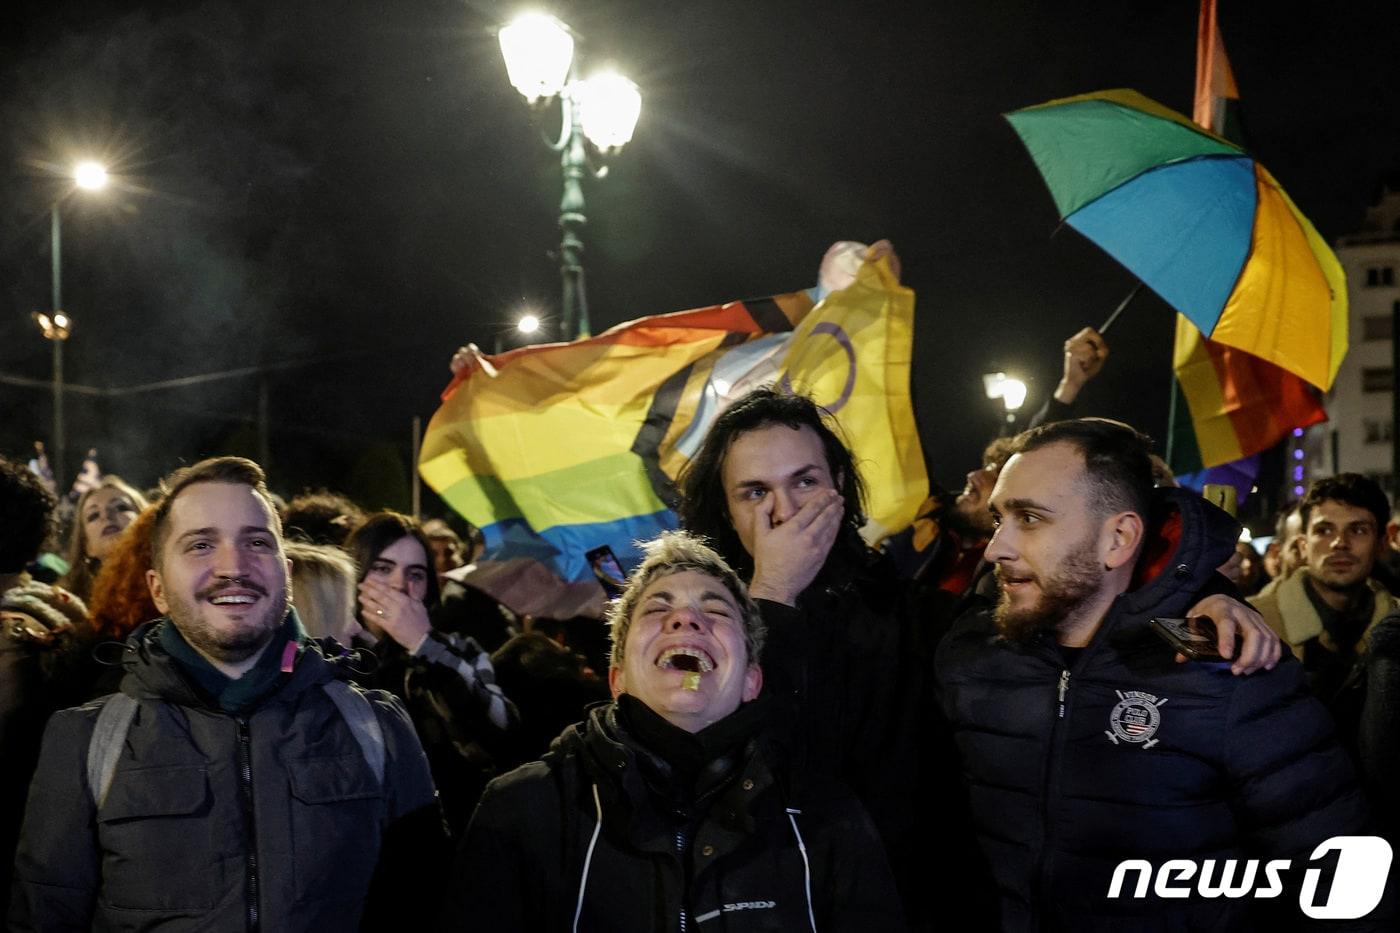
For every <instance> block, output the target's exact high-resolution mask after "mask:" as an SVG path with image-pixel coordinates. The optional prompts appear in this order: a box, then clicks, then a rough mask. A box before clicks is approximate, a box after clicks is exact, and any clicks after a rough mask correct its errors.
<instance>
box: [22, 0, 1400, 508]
mask: <svg viewBox="0 0 1400 933" xmlns="http://www.w3.org/2000/svg"><path fill="white" fill-rule="evenodd" d="M1274 6H1275V5H1266V4H1238V3H1237V4H1231V3H1228V2H1226V3H1224V5H1223V9H1222V11H1221V22H1222V29H1223V31H1224V35H1225V41H1226V46H1227V49H1228V51H1229V53H1230V55H1231V58H1232V60H1233V63H1234V66H1235V72H1236V75H1237V78H1238V80H1239V84H1240V87H1241V93H1242V97H1243V113H1244V122H1245V127H1246V131H1247V133H1248V134H1249V138H1250V141H1251V143H1252V147H1253V149H1254V151H1255V152H1256V153H1257V154H1258V155H1259V156H1260V158H1261V159H1262V160H1263V161H1264V162H1265V164H1266V165H1268V166H1269V168H1270V169H1271V170H1272V171H1273V173H1274V174H1275V175H1276V176H1277V177H1278V178H1279V179H1280V181H1281V182H1282V183H1283V184H1284V186H1285V188H1286V189H1287V190H1288V191H1289V193H1290V194H1291V195H1292V196H1293V198H1294V200H1295V201H1296V202H1297V203H1298V205H1299V206H1300V207H1301V208H1302V210H1303V211H1304V212H1305V213H1307V214H1308V215H1309V216H1310V217H1311V218H1312V219H1313V221H1314V223H1315V224H1316V225H1317V227H1318V228H1319V229H1320V230H1321V231H1322V233H1323V234H1324V236H1326V237H1328V238H1329V239H1331V238H1335V237H1336V236H1338V235H1341V234H1344V233H1346V232H1347V231H1349V230H1350V229H1352V228H1354V227H1355V226H1356V225H1357V223H1358V222H1359V221H1360V219H1361V217H1362V215H1363V213H1364V211H1365V209H1366V206H1367V204H1368V203H1369V202H1370V201H1371V199H1372V198H1373V197H1374V196H1375V195H1376V193H1377V192H1378V189H1379V185H1380V184H1381V182H1382V181H1383V180H1384V179H1385V178H1386V177H1387V176H1388V175H1392V174H1393V173H1394V172H1395V171H1396V170H1397V169H1400V68H1396V67H1395V55H1394V36H1395V35H1396V34H1397V32H1396V27H1397V26H1400V13H1397V11H1396V7H1397V5H1396V4H1394V3H1393V2H1387V3H1374V4H1360V3H1340V4H1332V5H1326V6H1324V5H1316V6H1315V7H1314V11H1315V12H1314V16H1315V18H1311V19H1301V18H1294V19H1286V20H1278V19H1276V18H1275V17H1277V16H1278V15H1279V14H1278V13H1277V12H1272V13H1271V12H1270V11H1269V10H1268V9H1265V7H1274ZM1254 7H1259V8H1260V9H1258V10H1255V9H1254ZM5 9H6V12H4V13H0V164H3V166H4V168H3V171H0V212H2V213H0V301H2V302H3V303H0V376H9V377H14V376H18V377H29V378H33V379H39V380H46V379H48V378H49V374H50V369H49V345H48V344H47V343H46V342H45V341H43V340H42V339H41V337H40V336H39V334H38V332H37V329H36V328H35V327H34V325H33V323H32V321H31V320H30V318H29V314H30V312H32V311H35V310H40V309H45V308H47V307H48V305H49V297H48V296H49V248H48V230H49V220H48V218H49V208H50V205H51V204H52V203H53V201H54V199H55V198H56V197H58V196H60V194H61V193H62V192H63V191H65V190H66V186H65V185H64V183H63V182H62V180H61V179H59V178H57V177H56V172H57V171H61V170H64V169H66V168H67V167H68V166H69V165H70V164H71V162H72V161H73V160H74V159H75V158H77V157H80V156H84V155H96V156H98V157H100V158H104V159H106V160H107V161H108V163H109V165H110V166H111V167H112V169H113V171H114V172H115V173H116V174H117V175H118V176H119V177H118V179H117V183H116V185H115V186H114V187H113V188H111V189H109V190H108V191H106V192H103V193H102V194H100V195H97V196H90V195H86V194H81V193H79V194H70V195H67V196H66V198H65V200H64V202H63V205H62V216H63V224H64V243H63V258H64V304H65V306H66V307H65V309H66V310H67V311H68V312H69V313H70V314H71V315H72V316H73V318H74V319H75V321H76V331H75V334H74V336H73V338H72V339H71V340H70V341H69V344H68V347H67V376H68V378H69V380H70V381H72V382H74V383H77V384H79V385H86V386H95V387H104V388H114V387H129V386H138V385H143V384H148V383H151V382H156V381H160V380H167V379H173V378H178V377H183V376H191V375H196V374H201V373H210V372H217V371H223V370H230V369H236V368H240V367H249V366H268V365H273V364H278V365H279V366H281V367H282V368H279V369H277V370H276V371H274V372H272V373H271V374H270V375H269V376H268V377H267V389H268V397H269V401H270V406H269V410H270V414H271V418H272V425H273V432H272V437H271V454H272V455H271V464H270V465H271V474H272V479H273V483H274V486H275V487H277V488H278V489H280V490H281V491H284V492H294V491H296V490H297V489H299V488H301V487H303V486H306V485H328V486H331V487H335V488H341V489H345V490H346V491H349V492H351V493H352V494H355V495H358V496H361V497H363V498H365V499H366V500H367V504H369V505H371V506H380V505H390V506H397V507H406V506H407V504H408V503H407V488H408V469H409V467H408V464H409V455H410V423H411V420H412V418H413V417H414V415H421V416H423V418H424V420H425V421H426V419H427V417H428V416H429V415H431V413H432V411H433V409H434V408H435V405H436V397H437V393H438V392H439V391H440V390H441V389H442V387H443V386H444V384H445V383H446V381H447V378H448V374H447V368H446V364H447V359H448V357H449V356H450V355H451V352H452V350H453V349H454V348H455V347H456V346H457V345H458V344H460V343H463V342H466V341H468V340H473V341H476V342H477V343H479V344H481V345H483V347H486V348H488V349H489V348H490V346H491V344H492V343H493V342H494V340H495V338H496V335H497V334H498V333H499V332H500V331H501V330H502V329H503V328H505V327H506V326H507V322H509V321H510V320H511V319H512V317H513V316H514V315H515V314H516V313H518V311H519V309H520V306H521V305H522V303H527V304H530V305H532V306H534V307H536V308H538V309H542V310H543V311H544V312H545V313H546V315H550V314H553V315H554V316H555V320H556V321H557V315H558V302H559V298H558V291H559V289H558V273H557V269H556V266H555V264H554V262H553V260H552V259H551V258H550V257H549V255H548V252H549V251H550V250H552V249H553V248H554V246H555V244H556V243H557V239H558V229H557V225H556V223H557V206H558V197H559V187H560V178H559V169H558V163H557V157H556V156H554V155H552V154H551V153H550V152H548V150H547V149H546V148H545V146H544V145H543V144H542V142H541V141H540V135H541V133H542V132H544V133H555V132H557V117H555V116H554V115H553V114H552V113H551V114H549V115H548V116H547V117H546V118H545V119H544V120H542V121H541V122H539V123H534V122H532V119H533V118H532V115H531V113H530V111H529V110H528V108H527V107H526V106H525V103H524V101H523V100H522V99H521V98H520V97H519V96H518V95H517V94H516V92H515V91H514V90H513V89H512V88H511V87H510V85H509V83H508V81H507V79H506V75H505V68H504V64H503V62H502V60H501V57H500V53H499V49H498V47H497V45H496V41H495V33H494V28H495V26H497V25H498V24H500V23H502V22H504V21H505V20H506V19H508V18H509V15H510V14H511V13H512V12H513V11H514V10H515V9H517V7H516V6H514V5H508V4H500V5H497V4H493V3H481V2H468V3H463V2H450V0H397V2H392V3H385V2H382V0H379V2H370V0H340V2H334V0H326V2H314V3H313V2H307V0H277V2H272V0H240V2H228V0H206V2H179V3H154V2H147V3H127V2H119V0H103V2H91V0H89V2H64V0H11V2H10V3H8V4H6V7H5ZM1276 9H1281V7H1276ZM552 12H554V13H556V15H559V16H560V17H561V18H562V19H564V20H565V21H566V22H568V23H569V24H570V25H571V26H572V27H573V28H574V29H575V30H576V31H577V32H578V33H579V34H580V36H581V37H582V45H581V49H580V52H581V54H583V55H585V56H587V60H588V61H589V62H591V63H602V62H613V63H615V64H616V65H617V66H618V68H619V69H620V70H621V71H622V72H623V73H625V74H627V75H628V76H629V77H631V78H633V80H635V81H636V82H637V84H638V85H639V86H640V88H641V91H642V95H643V111H642V118H641V121H640V123H639V125H638V127H637V131H636V136H635V138H634V140H633V142H632V143H631V144H630V145H629V146H628V147H627V148H626V149H625V150H624V151H623V152H622V153H621V155H620V156H619V157H617V158H615V159H613V160H612V162H611V173H610V175H609V176H608V177H607V178H606V179H605V180H602V181H600V182H593V183H591V184H589V185H588V186H587V188H586V195H587V198H588V217H589V226H588V228H587V230H586V232H585V242H586V246H587V252H586V257H585V264H586V268H587V277H588V290H589V303H590V311H591V315H592V319H593V324H594V330H595V332H596V331H598V330H601V329H602V328H604V327H607V326H610V325H612V324H615V323H618V322H620V321H623V320H627V319H630V318H633V317H638V316H641V315H644V314H652V313H659V312H666V311H676V310H681V309H684V308H689V307H695V306H701V305H707V304H712V303H716V302H719V301H724V300H729V299H734V298H743V297H755V296H762V295H768V294H772V293H774V292H781V291H791V290H795V289H798V288H803V287H806V286H808V285H811V284H813V283H814V282H815V279H816V267H817V263H818V261H819V259H820V257H821V255H822V253H823V252H824V251H825V249H826V247H827V246H828V245H829V244H830V243H831V242H833V241H834V240H838V239H859V240H865V241H867V242H869V241H871V240H874V239H877V238H880V237H888V238H889V239H891V240H892V241H893V242H894V243H895V246H896V248H897V250H898V251H899V253H900V256H901V258H902V260H903V264H904V272H905V280H906V282H907V283H909V284H910V285H912V286H913V288H914V289H915V291H916V292H917V295H918V308H917V337H916V345H915V370H914V386H913V391H914V395H915V404H916V408H917V410H918V412H919V417H920V422H921V431H922V434H923V439H924V447H925V451H926V455H927V457H928V461H929V468H930V474H931V475H932V477H933V478H935V479H937V480H942V481H944V482H946V483H949V484H957V485H960V484H961V476H962V474H963V473H964V472H965V471H966V470H967V469H968V468H969V467H970V466H972V465H973V464H974V463H975V460H976V457H977V452H978V450H979V449H980V447H981V445H982V443H983V442H984V441H985V440H986V439H987V437H988V436H990V435H991V434H994V433H995V431H996V426H997V413H996V411H995V410H994V409H993V408H992V404H993V403H991V402H989V401H988V400H986V399H985V398H984V397H983V396H982V390H981V380H980V378H979V377H980V374H981V373H982V372H985V371H989V370H992V369H1007V370H1009V371H1014V372H1016V373H1018V374H1021V375H1023V376H1028V377H1029V378H1030V382H1031V397H1030V399H1029V401H1028V402H1027V405H1028V408H1034V407H1035V406H1037V405H1038V404H1039V403H1040V401H1041V400H1042V399H1043V397H1044V394H1045V393H1046V392H1049V391H1051V390H1052V389H1053V387H1054V384H1055V381H1056V380H1057V379H1058V375H1059V366H1060V363H1059V355H1060V343H1061V341H1062V340H1063V339H1064V338H1065V337H1066V336H1068V335H1069V334H1070V333H1072V332H1073V331H1074V330H1076V329H1078V328H1079V327H1080V326H1082V325H1084V324H1087V323H1098V322H1099V321H1101V320H1102V319H1103V317H1104V316H1106V314H1107V313H1108V312H1109V311H1110V310H1111V309H1112V308H1113V307H1114V305H1116V304H1117V302H1118V301H1119V300H1120V299H1121V298H1122V297H1123V296H1124V295H1126V294H1127V292H1128V291H1129V290H1130V289H1131V288H1132V285H1133V283H1134V281H1135V280H1134V279H1132V278H1131V277H1130V276H1129V275H1128V273H1126V272H1125V271H1123V270H1122V269H1121V268H1120V267H1119V266H1117V264H1116V263H1114V262H1113V261H1112V260H1111V259H1109V258H1108V257H1106V256H1105V255H1103V254H1102V253H1101V252H1099V251H1098V250H1097V248H1095V247H1094V246H1092V245H1091V244H1089V243H1087V242H1086V241H1084V240H1083V239H1081V238H1080V237H1079V236H1078V234H1076V233H1074V232H1073V231H1071V230H1064V231H1062V232H1060V233H1058V234H1056V235H1054V236H1053V237H1052V236H1051V233H1052V231H1053V230H1054V229H1055V226H1056V222H1057V218H1056V216H1055V214H1054V210H1053V206H1052V203H1051V200H1050V198H1049V195H1048V193H1047V192H1046V190H1045V188H1044V186H1043V184H1042V183H1041V181H1040V180H1039V177H1038V176H1037V174H1036V173H1035V171H1034V169H1033V167H1032V165H1031V163H1030V160H1029V158H1028V157H1027V156H1026V154H1025V152H1024V150H1023V149H1022V148H1021V145H1020V143H1019V141H1018V140H1017V139H1016V137H1015V135H1014V134H1013V133H1012V131H1011V129H1010V127H1009V126H1008V125H1007V124H1006V122H1005V121H1004V120H1002V119H1001V117H1000V114H1001V113H1003V112H1005V111H1008V110H1012V109H1015V108H1017V107H1021V106H1025V105H1028V104H1032V103H1037V102H1040V101H1043V100H1046V99H1050V98H1053V97H1061V96H1067V95H1071V94H1078V93H1083V92H1087V91H1091V90H1098V89H1104V88H1110V87H1132V88H1135V89H1137V90H1139V91H1141V92H1143V93H1145V94H1147V95H1148V96H1149V97H1153V98H1155V99H1157V100H1159V101H1161V102H1162V103H1164V104H1167V105H1169V106H1172V107H1174V108H1176V109H1179V110H1183V111H1185V112H1187V113H1189V112H1190V109H1191V99H1192V92H1193V78H1194V67H1195V30H1196V14H1197V5H1196V3H1195V2H1194V0H1178V2H1170V3H1168V2H1143V0H1132V2H1124V0H1106V2H1097V3H1054V4H1051V3H1045V4H1031V3H1002V2H997V3H991V2H986V3H944V2H939V3H932V4H924V5H920V6H919V7H918V9H917V12H916V11H915V5H914V4H884V3H849V2H845V3H819V2H805V3H796V2H759V3H755V2H745V3H739V2H691V3H672V2H650V3H648V2H635V0H631V2H622V0H616V2H597V3H572V4H561V5H556V6H555V7H553V8H552ZM1171 332H1172V316H1171V314H1170V313H1169V312H1168V311H1167V309H1166V308H1165V306H1163V305H1161V304H1160V302H1158V301H1157V300H1156V299H1155V298H1153V297H1152V296H1151V295H1150V294H1144V295H1143V296H1141V297H1139V298H1138V299H1137V300H1136V301H1135V302H1134V303H1133V305H1132V306H1131V307H1130V309H1129V311H1128V313H1127V314H1125V316H1124V317H1123V318H1122V319H1121V320H1120V321H1119V323H1118V325H1116V326H1115V328H1114V332H1112V333H1110V335H1109V341H1110V345H1111V347H1112V355H1111V358H1110V360H1109V363H1108V367H1107V369H1106V370H1105V373H1104V375H1103V376H1102V377H1101V378H1100V380H1099V381H1098V382H1097V383H1095V384H1094V385H1092V386H1091V387H1090V388H1089V389H1088V390H1087V391H1086V392H1085V394H1084V396H1083V404H1082V407H1081V410H1082V411H1083V412H1084V413H1086V414H1102V415H1108V416H1113V417H1118V418H1122V419H1124V420H1128V421H1131V422H1133V423H1135V424H1137V425H1138V426H1140V427H1142V428H1143V429H1145V430H1147V431H1148V432H1150V433H1152V434H1154V435H1156V436H1159V437H1160V436H1161V435H1162V434H1163V433H1164V430H1165V425H1166V411H1167V390H1168V387H1169V379H1170V372H1169V366H1170V349H1171ZM257 397H258V380H257V379H256V378H249V377H241V378H237V379H232V380H226V381H221V382H214V383H206V384H203V385H196V386H186V387H181V388H177V389H168V390H165V391H161V392H146V393H133V394H128V395H125V396H121V397H108V398H100V399H94V398H90V397H85V396H82V395H72V396H70V397H69V399H70V400H69V405H68V409H69V443H68V448H69V454H70V461H71V462H70V463H69V464H68V465H67V471H68V473H69V475H71V473H72V471H73V470H74V469H75V468H76V466H77V462H78V460H79V459H80V457H81V452H82V449H84V448H86V447H87V446H89V445H95V446H97V447H99V448H100V449H101V451H102V455H103V457H102V459H103V465H104V467H105V468H107V469H109V470H114V471H116V472H120V473H122V474H124V475H127V476H128V477H129V478H130V479H132V480H134V481H135V482H137V483H140V484H149V483H151V482H153V481H154V480H155V479H156V478H157V477H158V476H159V475H160V474H162V473H163V472H165V471H167V470H168V469H170V468H172V467H173V466H175V465H177V464H178V463H179V462H180V461H182V460H183V461H191V460H194V459H197V458H199V457H202V456H206V455H209V454H213V453H226V452H237V453H244V454H248V455H256V454H257V442H256V431H255V426H254V421H253V418H254V415H255V413H256V409H257ZM998 404H999V403H998ZM49 419H50V408H49V395H48V393H47V390H45V389H42V388H41V389H34V388H24V387H19V386H14V385H7V384H3V383H0V452H4V453H7V454H11V455H19V454H27V451H28V447H29V444H30V443H31V442H32V441H33V440H34V439H36V438H47V436H48V433H49Z"/></svg>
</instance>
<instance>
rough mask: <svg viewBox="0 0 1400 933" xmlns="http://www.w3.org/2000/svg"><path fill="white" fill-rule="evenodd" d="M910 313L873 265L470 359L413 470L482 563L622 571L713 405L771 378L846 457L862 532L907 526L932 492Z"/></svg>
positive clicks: (907, 296)
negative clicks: (919, 420)
mask: <svg viewBox="0 0 1400 933" xmlns="http://www.w3.org/2000/svg"><path fill="white" fill-rule="evenodd" d="M913 311H914V296H913V292H912V291H910V290H909V289H906V288H903V287H902V286H900V285H899V283H898V281H897V280H896V279H895V276H894V274H893V273H892V272H891V270H890V268H889V265H888V261H887V260H880V261H878V262H867V263H865V264H864V265H863V266H862V267H861V269H860V271H859V273H858V275H857V278H856V281H855V283H854V284H853V285H851V286H850V287H848V288H846V289H843V290H841V291H839V292H834V293H833V294H831V295H829V296H827V297H826V298H825V299H823V300H822V301H821V303H820V304H816V303H815V302H814V293H813V292H807V291H803V292H793V293H789V294H784V295H776V296H773V297H771V298H765V299H761V300H758V301H734V302H729V303H727V304H722V305H715V306H712V307H708V308H700V309H696V310H692V311H682V312H678V313H675V314H665V315H658V316H653V317H646V318H641V319H638V320H635V321H631V322H628V323H625V324H620V325H618V326H617V327H614V328H612V329H610V330H608V331H607V332H606V333H603V334H600V335H598V336H596V337H590V338H587V339H582V340H577V341H574V342H573V343H567V344H544V345H538V346H530V347H522V348H520V349H517V350H513V351H511V352H509V353H505V354H501V355H499V356H494V357H482V358H481V361H480V364H479V365H478V366H477V367H475V368H474V369H471V370H468V371H467V372H465V373H463V374H462V375H461V376H459V377H458V378H457V379H455V380H454V381H453V382H452V384H450V385H449V386H448V388H447V390H446V391H445V392H444V393H443V402H442V406H441V407H440V408H439V409H438V411H437V412H436V413H435V414H434V415H433V418H432V420H431V421H430V422H429V424H428V429H427V431H426V433H425V435H424V440H423V448H422V451H421V454H420V458H419V470H420V472H421V473H422V476H423V479H424V480H425V481H426V482H427V483H428V485H430V486H431V487H432V488H433V489H435V490H437V492H438V493H439V494H440V495H441V496H442V497H443V499H444V500H446V501H447V503H448V504H449V505H450V506H451V507H452V508H453V509H455V510H456V511H458V512H460V513H461V514H462V515H463V516H465V517H466V518H467V519H469V520H470V521H472V522H473V523H474V524H476V525H478V526H480V527H481V529H482V531H483V532H484V533H485V535H486V540H487V548H488V552H490V553H492V554H493V556H503V557H514V556H531V557H535V558H537V559H540V560H542V561H544V562H546V563H548V564H550V565H551V566H552V567H553V569H554V570H555V571H556V572H557V573H558V574H559V575H560V576H561V577H562V578H564V579H566V580H580V579H591V570H590V568H589V566H588V561H587V560H586V558H585V556H584V555H585V554H586V553H587V552H588V551H590V550H592V549H594V548H597V547H600V546H602V545H607V546H609V547H611V548H612V549H613V551H614V553H616V554H617V556H618V558H619V559H620V560H621V561H622V562H623V564H624V566H626V565H629V564H630V563H632V562H633V561H634V560H635V559H636V558H637V552H636V549H635V546H634V545H635V542H636V541H639V540H645V539H647V538H650V537H653V536H655V535H656V534H657V533H659V532H660V531H662V530H664V529H667V528H673V527H675V525H676V516H675V513H674V511H673V510H672V506H673V505H674V504H675V502H676V494H675V486H674V481H675V478H676V476H677V475H678V473H679V471H680V470H681V469H682V468H683V467H684V465H685V464H686V463H687V462H688V461H689V459H690V457H691V456H692V455H693V454H694V453H695V451H696V450H697V449H698V448H699V446H700V444H701V442H702V441H703V440H704V437H705V433H706V432H707V431H708V430H709V427H710V425H711V424H713V422H714V419H715V418H716V417H718V415H719V414H720V412H722V411H723V410H724V408H725V406H726V405H728V404H729V403H730V402H731V401H733V400H734V399H735V398H738V397H739V396H740V395H742V394H744V393H745V392H746V391H748V390H749V389H750V388H752V387H754V386H756V385H760V384H764V383H769V382H773V381H775V380H785V384H787V385H791V386H792V387H794V388H796V389H799V390H803V391H807V392H810V393H811V394H812V395H813V397H814V398H816V399H817V401H818V402H819V403H821V404H823V405H825V406H826V407H827V408H828V410H830V411H831V412H832V416H833V418H834V419H835V420H836V422H837V423H838V426H839V427H840V428H841V429H842V430H843V431H844V433H845V434H846V437H847V438H848V440H849V441H850V442H851V443H852V444H853V446H854V447H855V449H856V450H857V451H858V452H859V456H858V462H859V463H860V467H861V470H862V475H863V478H864V479H865V480H866V482H867V483H868V484H869V488H870V490H871V493H872V495H871V499H872V501H871V503H870V512H871V516H872V523H871V527H870V529H869V531H870V534H871V535H878V536H883V534H884V533H885V532H886V529H894V530H898V528H902V527H903V526H904V525H905V524H908V522H909V521H911V520H912V519H913V516H914V511H915V509H916V508H917V507H918V504H919V502H920V501H922V499H923V498H924V496H925V494H926V487H927V482H928V480H927V474H926V473H925V471H924V464H923V456H922V451H921V449H920V447H919V444H918V435H917V430H916V428H915V425H914V418H913V406H912V403H911V402H910V399H909V363H910V353H911V347H912V331H913Z"/></svg>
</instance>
